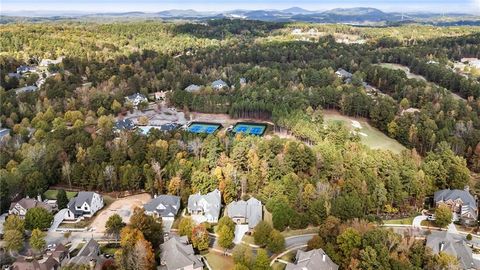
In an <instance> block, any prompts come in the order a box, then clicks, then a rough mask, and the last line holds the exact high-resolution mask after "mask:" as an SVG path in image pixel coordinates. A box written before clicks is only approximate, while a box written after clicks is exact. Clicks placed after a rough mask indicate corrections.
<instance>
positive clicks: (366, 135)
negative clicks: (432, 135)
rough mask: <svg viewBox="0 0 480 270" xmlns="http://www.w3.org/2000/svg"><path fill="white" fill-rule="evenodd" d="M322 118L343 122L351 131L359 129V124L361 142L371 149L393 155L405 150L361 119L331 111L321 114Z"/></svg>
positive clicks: (327, 120)
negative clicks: (388, 151)
mask: <svg viewBox="0 0 480 270" xmlns="http://www.w3.org/2000/svg"><path fill="white" fill-rule="evenodd" d="M323 118H324V119H325V121H326V122H329V121H331V122H335V121H337V122H343V123H344V124H345V126H347V127H349V128H351V129H352V130H353V129H356V128H357V127H359V126H358V124H360V126H361V127H360V128H358V130H359V135H360V139H361V142H362V143H363V144H365V145H366V146H368V147H370V148H372V149H381V150H390V151H392V152H394V153H400V152H401V151H402V150H405V149H406V148H405V146H403V145H401V144H400V143H399V142H397V141H396V140H394V139H392V138H390V137H388V136H387V135H385V134H384V133H383V132H381V131H380V130H378V129H376V128H374V127H372V126H371V125H370V124H369V123H368V122H367V121H366V120H364V119H362V118H356V117H349V116H345V115H341V114H340V113H339V112H337V111H332V110H325V111H324V112H323ZM355 121H356V122H355ZM357 122H358V123H357Z"/></svg>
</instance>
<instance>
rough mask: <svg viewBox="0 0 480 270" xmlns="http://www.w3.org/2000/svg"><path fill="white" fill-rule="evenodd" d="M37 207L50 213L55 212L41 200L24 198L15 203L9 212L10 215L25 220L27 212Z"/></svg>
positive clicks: (11, 205)
mask: <svg viewBox="0 0 480 270" xmlns="http://www.w3.org/2000/svg"><path fill="white" fill-rule="evenodd" d="M35 207H40V208H44V209H46V210H47V211H48V212H50V213H51V212H52V211H53V209H52V207H51V206H50V205H48V204H46V203H44V202H42V201H41V200H36V199H31V198H23V199H21V200H20V201H18V202H13V203H11V204H10V209H9V210H8V214H10V215H16V216H19V217H20V218H25V215H26V214H27V211H28V210H29V209H32V208H35Z"/></svg>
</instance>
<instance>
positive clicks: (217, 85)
mask: <svg viewBox="0 0 480 270" xmlns="http://www.w3.org/2000/svg"><path fill="white" fill-rule="evenodd" d="M225 87H228V84H227V83H226V82H224V81H222V80H216V81H214V82H212V88H213V89H215V90H221V89H223V88H225Z"/></svg>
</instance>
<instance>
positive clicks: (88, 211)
mask: <svg viewBox="0 0 480 270" xmlns="http://www.w3.org/2000/svg"><path fill="white" fill-rule="evenodd" d="M102 208H103V198H102V196H101V195H100V194H98V193H95V192H91V191H80V192H79V193H78V195H77V197H75V198H72V199H71V200H70V202H68V205H67V211H66V212H65V216H64V219H65V220H76V219H77V218H81V217H92V216H93V215H94V214H95V213H96V212H97V211H98V210H100V209H102Z"/></svg>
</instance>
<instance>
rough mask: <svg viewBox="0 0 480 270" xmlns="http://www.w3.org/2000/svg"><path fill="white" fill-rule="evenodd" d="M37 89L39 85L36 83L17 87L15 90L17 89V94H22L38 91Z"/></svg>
mask: <svg viewBox="0 0 480 270" xmlns="http://www.w3.org/2000/svg"><path fill="white" fill-rule="evenodd" d="M37 89H38V87H36V86H35V85H29V86H25V87H20V88H17V89H15V90H14V91H15V94H17V95H19V94H22V93H31V92H35V91H37Z"/></svg>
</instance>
